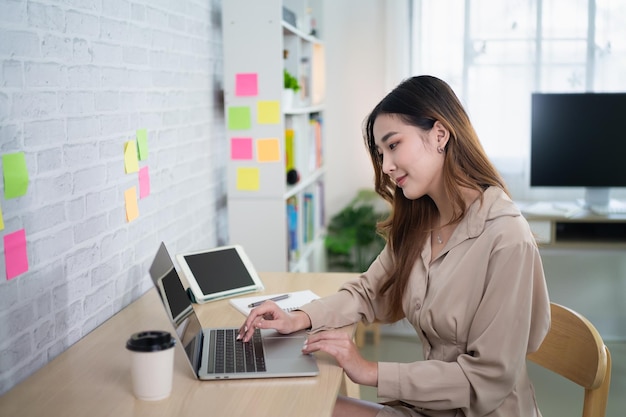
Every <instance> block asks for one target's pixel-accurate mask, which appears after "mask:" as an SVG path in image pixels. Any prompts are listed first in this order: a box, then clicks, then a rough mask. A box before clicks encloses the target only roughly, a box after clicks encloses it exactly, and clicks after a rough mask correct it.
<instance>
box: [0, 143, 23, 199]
mask: <svg viewBox="0 0 626 417" xmlns="http://www.w3.org/2000/svg"><path fill="white" fill-rule="evenodd" d="M2 172H3V174H4V198H15V197H20V196H22V195H24V194H26V190H27V189H28V170H27V169H26V158H25V157H24V152H17V153H9V154H6V155H2Z"/></svg>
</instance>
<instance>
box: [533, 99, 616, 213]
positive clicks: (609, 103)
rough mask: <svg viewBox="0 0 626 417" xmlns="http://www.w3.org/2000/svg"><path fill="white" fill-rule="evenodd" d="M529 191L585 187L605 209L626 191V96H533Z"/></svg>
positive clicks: (589, 201)
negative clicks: (617, 190)
mask: <svg viewBox="0 0 626 417" xmlns="http://www.w3.org/2000/svg"><path fill="white" fill-rule="evenodd" d="M530 186H531V187H585V205H586V206H588V207H594V206H608V205H609V201H610V199H609V197H610V189H611V188H613V187H626V93H533V94H532V104H531V152H530Z"/></svg>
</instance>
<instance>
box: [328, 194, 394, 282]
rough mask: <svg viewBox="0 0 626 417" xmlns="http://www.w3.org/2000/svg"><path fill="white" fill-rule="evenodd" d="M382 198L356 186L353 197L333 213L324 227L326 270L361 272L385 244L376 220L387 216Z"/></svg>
mask: <svg viewBox="0 0 626 417" xmlns="http://www.w3.org/2000/svg"><path fill="white" fill-rule="evenodd" d="M381 203H383V201H382V199H381V198H380V197H379V196H378V194H376V193H375V192H374V191H373V190H360V191H359V192H358V193H357V195H356V197H355V198H354V199H353V200H352V201H351V202H350V203H349V204H348V205H347V206H346V207H345V208H344V209H343V210H341V211H340V212H339V213H337V214H336V215H334V216H333V217H332V218H331V219H330V221H329V223H328V226H327V228H326V236H325V238H324V246H325V248H326V253H327V260H328V270H329V271H343V272H345V271H349V272H363V271H365V270H366V269H367V268H368V267H369V266H370V264H371V263H372V261H373V260H374V259H375V258H376V256H378V253H379V252H380V251H381V250H382V248H383V246H384V245H385V240H384V239H383V238H382V236H380V235H379V234H378V232H377V231H376V223H378V221H380V220H382V219H383V218H385V217H386V216H387V212H386V210H385V209H381V208H380V206H381Z"/></svg>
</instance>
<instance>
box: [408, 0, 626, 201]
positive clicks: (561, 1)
mask: <svg viewBox="0 0 626 417" xmlns="http://www.w3.org/2000/svg"><path fill="white" fill-rule="evenodd" d="M411 9H412V12H411V13H412V16H413V19H412V24H411V28H412V36H411V39H412V50H411V54H410V55H411V56H412V62H411V72H412V73H413V74H432V75H435V76H437V77H439V78H442V79H444V80H445V81H447V82H448V83H449V84H450V85H451V86H452V88H453V89H454V90H455V92H456V93H457V94H458V95H459V98H460V99H461V101H462V102H463V104H464V105H465V108H466V110H467V111H468V113H469V114H470V118H471V120H472V121H473V123H474V126H475V127H476V130H477V131H478V134H479V137H480V138H481V141H482V143H483V145H484V147H485V149H486V151H487V153H488V155H489V156H490V158H491V159H492V160H493V161H494V163H495V164H496V166H497V167H498V169H499V170H500V171H501V172H502V174H503V176H504V177H505V180H506V181H507V183H508V184H509V186H510V187H511V191H512V192H513V195H514V197H515V198H520V199H523V198H534V197H537V196H536V195H532V196H531V195H530V188H529V186H528V166H529V163H528V155H529V153H530V98H531V93H532V92H534V91H542V92H583V91H598V92H599V91H626V76H625V75H624V74H626V26H625V25H624V24H623V22H624V21H626V2H624V1H623V0H501V1H492V0H413V1H412V4H411ZM590 146H594V145H593V143H592V144H591V145H590ZM597 146H601V145H600V144H598V145H597ZM539 198H540V196H539Z"/></svg>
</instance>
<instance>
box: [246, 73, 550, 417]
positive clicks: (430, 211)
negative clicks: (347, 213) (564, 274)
mask: <svg viewBox="0 0 626 417" xmlns="http://www.w3.org/2000/svg"><path fill="white" fill-rule="evenodd" d="M364 136H365V142H366V145H367V148H368V150H369V153H370V157H371V159H372V164H373V166H374V172H375V188H376V191H377V192H378V194H380V195H381V196H382V197H383V198H384V199H385V200H387V201H388V202H389V203H390V204H391V207H392V210H391V214H390V216H389V218H388V219H386V221H384V222H382V223H381V224H380V225H379V231H380V232H381V233H382V234H383V235H384V236H385V238H386V241H387V244H386V246H385V248H384V249H383V251H382V252H381V253H380V255H379V256H378V257H377V259H376V260H375V261H374V262H373V263H372V265H371V266H370V268H369V269H368V270H367V271H366V272H365V273H363V274H362V275H361V276H360V277H359V278H358V279H356V280H354V281H351V282H349V283H347V284H346V285H344V287H343V288H341V289H340V290H339V292H338V293H336V294H333V295H331V296H329V297H325V298H323V299H321V300H317V301H314V302H312V303H310V304H308V305H306V306H303V307H302V309H301V310H299V311H295V312H291V313H286V312H283V311H282V310H280V309H279V308H278V307H277V306H276V304H274V303H270V302H268V303H264V304H262V305H261V306H260V307H257V308H256V309H254V310H253V311H252V312H251V314H250V315H249V316H248V318H247V319H246V321H245V323H244V325H243V326H242V328H241V331H240V336H241V337H242V338H243V339H244V340H245V341H247V340H248V339H249V338H250V336H251V333H252V331H253V330H254V328H273V329H276V330H278V331H279V332H281V333H291V332H294V331H297V330H301V329H307V328H310V329H311V331H312V334H311V335H310V336H309V337H308V340H307V343H306V344H305V346H304V347H303V349H302V351H303V352H304V353H311V352H316V351H323V352H327V353H329V354H331V355H333V356H334V357H335V358H336V359H337V361H338V363H339V365H340V366H342V367H343V368H344V370H345V372H346V374H347V375H348V376H349V377H350V378H351V379H352V380H353V381H354V382H356V383H359V384H364V385H370V386H376V387H378V395H379V397H384V398H390V399H395V400H396V401H393V402H390V403H387V404H386V405H381V404H374V403H367V402H365V401H360V400H351V399H347V398H343V397H340V398H338V399H337V402H336V406H335V409H334V413H335V415H359V416H367V415H371V416H375V415H378V416H387V415H389V416H392V415H398V416H399V415H402V416H472V417H474V416H508V417H510V416H524V417H529V416H539V415H541V414H540V412H539V410H538V408H537V405H536V402H535V396H534V391H533V387H532V384H531V382H530V380H529V378H528V374H527V370H526V354H527V353H529V352H533V351H535V350H536V349H537V348H538V347H539V345H540V344H541V342H542V340H543V338H544V336H545V335H546V333H547V331H548V328H549V326H550V307H549V299H548V293H547V289H546V283H545V278H544V273H543V266H542V263H541V259H540V256H539V252H538V249H537V246H536V244H535V240H534V238H533V235H532V233H531V231H530V229H529V227H528V224H527V222H526V221H525V220H524V218H523V217H522V216H521V214H520V211H519V210H518V209H517V208H516V206H515V205H514V203H513V202H512V201H511V199H510V198H509V196H508V192H507V190H506V186H505V184H504V182H503V181H502V179H501V178H500V176H499V175H498V173H497V171H496V169H495V168H494V167H493V165H492V164H491V163H490V162H489V160H488V158H487V156H486V155H485V152H484V150H483V149H482V146H481V145H480V142H479V140H478V137H477V135H476V132H475V131H474V128H473V127H472V125H471V123H470V121H469V118H468V116H467V114H466V112H465V110H464V109H463V107H462V105H461V103H460V102H459V100H458V98H457V97H456V96H455V94H454V92H453V91H452V89H451V88H450V87H449V86H448V85H447V84H446V83H444V82H443V81H441V80H439V79H437V78H434V77H431V76H419V77H413V78H410V79H408V80H406V81H404V82H402V83H401V84H400V85H399V86H398V87H396V88H395V89H394V90H393V91H392V92H391V93H389V94H388V95H387V96H386V97H385V98H384V99H383V100H382V101H381V102H380V103H379V104H378V105H377V106H376V107H375V108H374V110H373V111H372V113H371V114H370V115H369V117H368V118H367V120H366V122H365V128H364ZM401 318H406V319H408V321H409V322H410V323H411V324H412V325H413V327H414V328H415V330H416V331H417V334H418V335H419V337H420V339H421V341H422V345H423V350H424V359H425V360H424V361H418V362H414V363H382V362H379V363H376V362H370V361H367V360H365V359H364V358H363V357H362V356H361V355H360V354H359V352H358V349H357V348H356V347H355V345H354V343H353V342H352V341H351V340H350V339H349V337H348V336H347V335H345V333H343V332H338V331H332V330H330V329H333V328H338V327H341V326H345V325H348V324H350V323H354V322H356V321H358V320H364V321H366V322H373V321H379V322H383V323H391V322H394V321H396V320H399V319H401ZM320 330H329V331H324V332H320Z"/></svg>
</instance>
